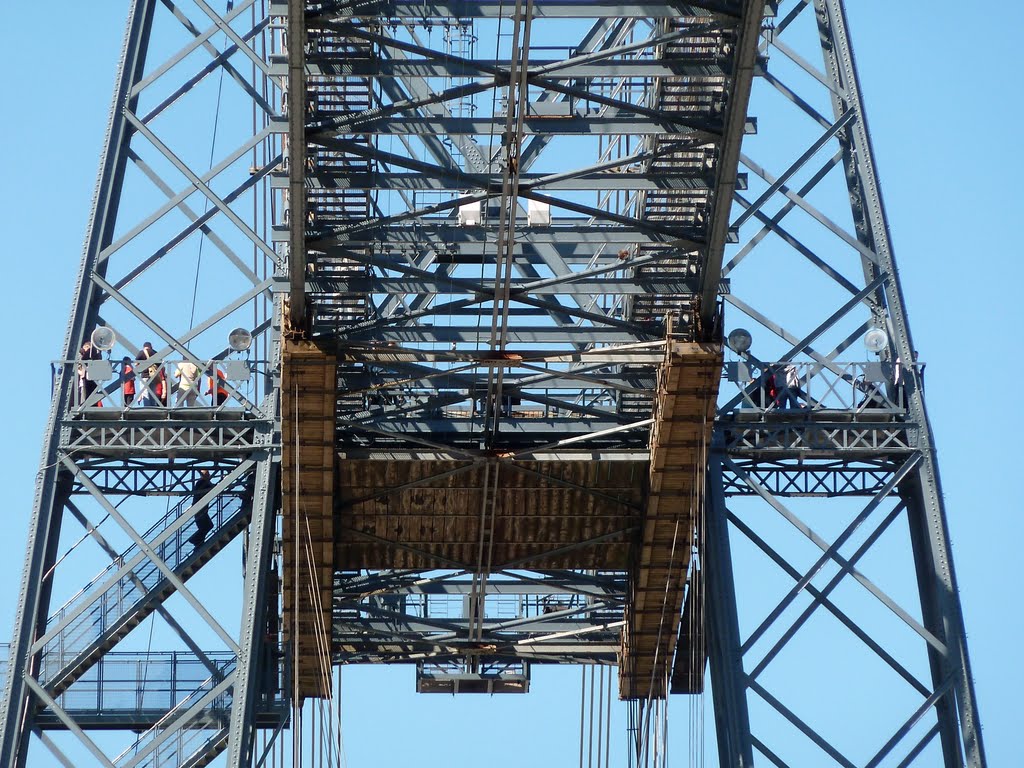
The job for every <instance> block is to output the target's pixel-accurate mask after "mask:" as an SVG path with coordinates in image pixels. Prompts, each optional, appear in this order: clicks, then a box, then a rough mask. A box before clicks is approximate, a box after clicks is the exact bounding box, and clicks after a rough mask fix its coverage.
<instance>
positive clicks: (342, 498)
mask: <svg viewBox="0 0 1024 768" xmlns="http://www.w3.org/2000/svg"><path fill="white" fill-rule="evenodd" d="M721 362H722V353H721V347H720V346H718V345H703V344H688V343H680V342H673V343H672V344H671V345H670V351H669V354H668V356H667V358H666V363H665V365H664V367H663V368H662V370H661V372H660V374H659V390H658V398H657V404H656V408H657V410H656V414H655V415H656V420H655V425H654V428H653V429H652V436H651V461H650V462H647V461H621V460H620V461H560V462H537V461H512V460H507V459H502V460H498V459H489V460H480V461H478V462H473V461H387V460H372V459H347V458H345V457H344V456H340V457H339V456H337V455H336V454H335V451H334V428H335V421H334V420H335V415H334V407H335V403H336V393H335V375H334V360H333V358H329V357H328V356H326V355H324V354H323V352H321V351H320V350H318V349H316V348H315V347H313V346H312V345H306V344H305V343H302V342H291V341H289V342H287V343H286V349H285V366H284V373H283V377H282V425H283V435H282V438H283V457H282V459H283V466H282V484H283V485H282V493H283V510H282V514H283V518H284V520H283V532H284V574H283V575H284V585H283V586H284V590H283V591H284V606H285V616H284V626H285V630H286V636H289V637H290V634H291V629H292V626H293V622H294V616H293V613H292V610H293V606H294V604H295V595H296V588H295V587H296V563H298V565H299V570H298V587H299V589H298V613H299V622H298V625H299V637H298V641H297V650H298V658H299V669H298V679H299V689H300V695H302V696H326V695H329V694H330V691H329V687H328V686H329V682H326V681H325V679H324V676H323V671H322V669H321V661H320V660H321V659H322V658H323V648H324V647H325V644H326V643H328V642H329V639H328V636H325V635H324V628H325V627H326V628H329V627H330V626H331V624H330V621H331V598H332V594H331V585H332V581H333V574H334V573H335V572H337V571H354V570H359V569H389V568H396V569H412V570H420V569H422V570H430V569H447V568H453V569H466V570H471V571H472V570H478V569H486V570H489V571H491V572H494V571H497V570H501V569H531V570H534V569H535V570H547V569H580V570H590V569H594V570H621V571H628V572H629V574H630V590H631V594H630V598H631V599H630V607H629V609H628V611H627V615H626V617H625V618H626V621H627V627H626V631H625V632H624V633H623V647H622V655H621V659H620V696H622V697H623V698H646V697H647V696H648V695H651V696H654V697H663V696H664V695H665V694H666V692H667V690H666V678H667V670H668V669H671V668H672V662H673V655H674V653H675V649H676V644H677V639H678V637H679V636H680V615H681V613H682V609H683V599H684V596H685V594H686V592H685V586H686V576H687V570H688V567H689V564H690V556H691V548H692V545H693V541H694V537H695V535H696V528H697V525H698V521H699V510H700V506H701V504H702V503H703V499H702V490H703V485H704V467H705V463H706V456H707V449H708V443H709V440H710V436H711V432H712V429H711V425H712V423H713V420H714V413H715V400H716V397H717V392H718V383H719V376H720V371H721ZM296 394H298V397H296ZM296 408H298V410H297V411H296ZM296 419H297V424H298V430H297V431H296ZM296 434H298V438H299V439H298V445H297V450H298V466H296V455H295V451H296V443H295V440H296ZM296 482H297V486H296ZM296 487H298V495H297V497H296ZM491 495H493V503H486V501H485V500H486V499H488V498H491ZM296 500H297V502H298V512H299V517H298V528H299V536H298V538H296ZM327 631H328V632H329V629H328V630H327ZM701 635H702V633H701V629H700V627H696V628H693V627H691V628H689V629H688V631H686V632H683V633H682V636H683V637H684V640H683V642H684V643H688V644H693V645H694V647H697V645H702V637H701ZM681 653H682V654H685V656H683V655H681V656H680V657H679V658H678V659H676V665H675V670H676V672H675V674H676V675H678V676H679V677H680V679H683V678H686V680H688V681H690V682H689V683H687V684H685V685H686V687H687V688H691V689H693V688H696V689H699V687H700V685H701V684H702V683H701V680H702V671H703V665H704V659H703V654H702V653H701V654H696V655H695V654H694V653H692V649H691V648H685V649H681ZM698 656H700V658H697V657H698ZM687 659H692V660H691V661H687Z"/></svg>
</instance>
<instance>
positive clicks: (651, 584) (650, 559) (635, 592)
mask: <svg viewBox="0 0 1024 768" xmlns="http://www.w3.org/2000/svg"><path fill="white" fill-rule="evenodd" d="M721 370H722V348H721V345H718V344H695V343H682V342H672V343H671V344H670V348H669V350H668V357H667V359H666V363H665V365H664V366H663V367H662V369H661V371H660V372H659V376H658V395H657V399H656V402H655V409H656V410H655V423H654V428H653V429H652V432H651V464H650V481H649V493H648V496H647V503H646V508H645V512H644V518H643V526H642V535H641V541H640V545H639V553H638V557H637V558H636V561H635V566H634V570H633V571H632V573H631V577H632V578H631V579H630V589H631V600H630V601H629V603H628V606H629V607H628V609H627V616H626V631H625V632H624V633H623V648H622V655H621V659H620V667H619V696H620V697H621V698H624V699H636V698H641V699H645V698H647V697H648V696H653V697H655V698H661V697H664V696H665V694H666V688H667V685H666V683H667V677H668V675H667V670H669V669H671V665H672V660H673V654H674V653H675V650H676V641H677V636H678V633H679V622H680V617H681V614H682V607H683V598H684V596H685V587H686V577H687V571H688V569H689V567H690V559H691V552H692V547H693V543H694V540H695V536H696V535H697V527H698V525H699V521H700V510H701V506H702V504H703V490H704V474H705V467H706V465H707V451H708V448H709V445H710V441H711V434H712V426H713V424H714V418H715V402H716V399H717V397H718V385H719V379H720V376H721ZM691 636H692V633H691ZM682 650H683V652H684V653H687V654H689V651H690V649H682ZM697 663H699V664H700V666H701V667H703V658H701V659H700V660H699V662H698V660H697V659H694V664H697Z"/></svg>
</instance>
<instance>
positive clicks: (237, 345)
mask: <svg viewBox="0 0 1024 768" xmlns="http://www.w3.org/2000/svg"><path fill="white" fill-rule="evenodd" d="M251 344H252V334H251V333H249V332H248V331H247V330H245V328H235V329H234V330H233V331H231V333H229V334H228V346H229V347H231V348H232V349H233V350H235V352H245V351H246V350H247V349H248V348H249V346H250V345H251Z"/></svg>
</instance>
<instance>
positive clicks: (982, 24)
mask: <svg viewBox="0 0 1024 768" xmlns="http://www.w3.org/2000/svg"><path fill="white" fill-rule="evenodd" d="M849 5H850V9H849V11H850V16H851V25H852V35H853V39H854V44H855V49H856V52H857V56H858V64H859V66H860V73H861V79H862V86H863V91H864V95H865V99H866V105H867V111H868V116H869V119H870V124H871V128H872V135H873V139H874V146H875V152H876V157H877V161H878V167H879V171H880V176H881V180H882V185H883V194H884V196H885V201H886V204H887V206H888V212H889V217H890V222H891V225H892V235H893V240H894V245H895V250H896V255H897V259H898V263H899V266H900V269H901V277H902V280H903V287H904V292H905V295H906V297H907V301H908V305H909V312H910V321H911V326H912V329H913V333H914V337H915V342H916V346H917V348H918V349H919V350H920V353H921V359H922V360H923V361H926V362H927V364H928V398H927V402H928V406H929V409H930V413H931V417H932V423H933V426H934V429H935V434H936V439H937V442H938V447H939V455H940V469H941V472H942V477H943V482H944V489H945V493H946V501H947V505H948V512H949V525H950V530H951V535H952V539H953V547H954V556H955V564H956V568H957V572H958V576H959V580H960V588H961V599H962V602H963V606H964V613H965V619H966V624H967V630H968V637H969V643H970V650H971V654H972V660H973V664H974V671H975V678H976V684H977V693H978V699H979V702H980V707H981V714H982V722H983V723H984V726H985V731H984V732H985V738H986V740H987V748H988V753H989V758H990V763H991V764H992V765H994V766H999V765H1007V766H1009V765H1014V764H1017V763H1018V762H1019V761H1020V757H1019V754H1020V750H1019V746H1018V744H1017V736H1018V733H1019V731H1020V728H1021V727H1022V726H1024V716H1022V715H1021V707H1020V705H1019V691H1020V690H1021V688H1022V687H1024V671H1022V667H1021V665H1020V664H1019V663H1018V662H1017V659H1016V656H1017V654H1016V653H1013V654H1011V649H1013V651H1016V646H1017V645H1018V644H1019V642H1018V638H1019V637H1020V636H1021V635H1022V634H1024V618H1022V613H1021V611H1020V610H1019V606H1020V603H1021V599H1020V587H1021V577H1020V568H1019V565H1018V564H1019V561H1020V555H1019V551H1018V543H1019V542H1020V541H1021V540H1024V514H1022V513H1024V504H1022V502H1021V496H1020V494H1019V492H1018V491H1017V490H1016V489H1015V486H1014V485H1013V483H1014V481H1015V480H1016V479H1017V478H1018V477H1019V476H1020V469H1019V463H1020V462H1019V459H1020V453H1021V452H1020V449H1019V445H1020V443H1019V440H1020V435H1019V432H1020V430H1018V429H1016V428H1015V427H1014V426H1013V423H1014V422H1013V418H1014V414H1015V413H1016V411H1017V410H1018V407H1019V401H1017V400H1016V396H1015V394H1014V390H1013V389H1012V387H1013V386H1014V385H1015V384H1016V382H1018V381H1021V380H1022V379H1024V369H1022V364H1021V356H1020V355H1019V354H1018V353H1017V351H1016V349H1014V348H1013V347H1012V338H1013V336H1012V334H1013V333H1015V332H1018V331H1019V329H1020V328H1021V327H1022V325H1024V315H1022V310H1021V306H1022V301H1021V299H1020V297H1019V296H1014V295H1013V294H1014V292H1015V291H1016V290H1017V289H1018V287H1019V286H1020V285H1021V284H1022V277H1024V267H1022V264H1024V248H1022V247H1021V245H1020V241H1019V240H1018V239H1017V238H1016V236H1015V235H1014V229H1013V227H1014V226H1017V225H1018V224H1019V220H1020V214H1021V208H1022V203H1024V197H1022V194H1021V192H1020V186H1019V183H1017V180H1018V179H1019V178H1020V177H1021V175H1022V172H1024V168H1022V160H1021V155H1020V153H1019V152H1017V151H1016V144H1017V143H1019V142H1018V141H1016V135H1015V134H1016V131H1017V129H1018V126H1019V125H1020V123H1021V119H1022V117H1024V115H1022V113H1021V107H1020V102H1019V99H1017V98H1015V96H1014V94H1015V93H1016V92H1017V91H1018V90H1019V88H1014V87H1013V86H1011V85H1010V79H1011V77H1014V76H1013V75H1012V74H1011V73H1012V72H1014V71H1015V70H1016V68H1017V64H1018V57H1017V55H1016V45H1014V43H1016V42H1017V40H1016V37H1017V36H1018V35H1017V33H1018V32H1019V30H1020V29H1021V28H1022V25H1024V12H1022V11H1021V10H1020V8H1019V7H1017V6H1016V5H1013V4H1010V5H1008V6H1007V7H1005V8H1002V9H1001V10H1000V13H999V14H997V15H992V14H990V13H982V12H980V11H979V12H973V11H971V10H970V9H965V7H964V6H963V4H954V3H952V2H935V3H930V4H927V6H926V7H927V10H925V6H924V5H923V4H920V3H880V2H867V1H866V0H860V1H857V0H853V1H852V2H850V3H849ZM125 8H126V3H124V2H114V1H113V0H103V2H99V3H81V2H71V0H58V2H55V3H50V4H48V5H47V7H46V12H45V13H41V12H40V10H39V9H38V8H37V7H35V6H32V5H31V4H28V3H10V4H8V7H7V8H6V9H5V13H4V21H5V26H6V30H7V34H6V35H5V42H4V45H3V46H2V48H0V57H2V58H3V63H4V65H5V66H4V71H6V72H7V73H8V74H7V77H6V83H7V88H6V93H7V96H6V97H5V99H4V101H5V109H4V114H5V119H4V120H3V121H2V123H0V139H2V146H3V147H4V148H5V149H6V150H7V157H6V158H5V162H4V171H3V178H4V182H5V183H4V184H3V186H2V188H0V215H2V223H3V231H4V232H5V233H7V235H6V236H7V242H6V253H7V256H6V258H5V259H4V262H5V264H6V265H7V269H8V280H9V281H10V287H9V289H8V291H7V296H8V299H7V300H6V301H5V302H3V303H2V304H0V312H2V320H3V327H4V328H7V329H8V332H9V336H10V338H11V339H12V341H13V340H15V339H16V340H17V341H18V344H16V345H15V344H12V345H11V346H12V352H11V354H10V358H9V361H8V364H7V367H8V371H9V373H8V375H6V376H4V377H3V378H2V379H0V382H2V383H0V386H2V387H3V389H2V394H0V401H2V402H3V403H5V405H6V407H7V408H8V411H9V416H8V419H7V430H6V437H7V439H6V440H5V441H4V442H3V447H2V449H0V451H2V455H3V467H4V469H3V473H4V474H3V477H4V490H5V498H6V499H7V502H6V509H5V512H6V514H5V519H6V525H5V528H4V537H5V541H6V547H7V552H6V555H7V556H6V557H3V558H0V576H2V578H3V580H4V582H5V583H6V584H7V585H8V588H7V589H5V590H3V593H2V595H0V637H6V636H8V635H9V632H10V625H11V621H12V618H13V614H14V605H15V599H16V594H17V584H18V580H19V579H20V568H21V551H22V545H23V542H24V539H25V528H26V522H27V518H28V516H29V514H30V512H31V509H32V496H33V488H34V477H35V474H36V471H37V469H38V456H39V447H40V444H41V439H42V434H43V430H44V427H45V424H46V419H47V414H48V401H49V384H48V377H49V361H50V360H51V359H54V358H56V357H58V356H59V354H60V348H61V344H62V340H63V334H64V328H65V322H66V318H67V314H68V306H69V303H70V298H71V291H72V284H73V281H74V280H75V278H76V275H77V272H78V264H79V258H80V254H81V245H82V237H83V233H84V230H85V224H86V216H87V214H88V210H89V204H90V201H91V198H92V193H93V186H94V182H95V173H96V168H97V161H98V156H99V152H100V146H101V142H102V139H103V133H104V129H105V127H106V121H107V114H108V110H109V108H110V95H111V87H112V83H113V76H114V66H115V62H116V59H117V56H118V53H119V51H120V44H121V43H120V38H121V34H122V31H123V18H124V13H125ZM1014 190H1017V191H1016V192H1015V191H1014ZM577 674H578V673H577V672H575V671H573V673H572V675H570V676H569V677H571V680H572V684H573V685H575V682H574V681H575V680H576V679H577ZM392 677H393V676H392ZM562 682H563V680H562V678H557V679H553V680H552V681H551V682H549V683H547V686H548V688H547V690H548V691H549V692H550V690H551V688H552V687H555V686H560V685H562ZM566 684H568V681H566ZM396 685H397V686H398V688H399V689H400V690H405V691H407V690H408V689H410V688H411V686H412V680H411V673H405V672H403V673H402V674H401V676H400V679H399V680H398V682H397V683H396ZM368 688H371V689H372V686H368ZM538 688H540V691H539V692H538V693H536V694H533V695H531V697H530V699H529V700H527V701H520V700H519V699H515V700H514V701H498V700H497V699H494V700H486V701H484V700H480V703H479V705H474V706H478V707H481V708H484V710H485V711H483V712H482V713H480V717H481V718H482V719H481V720H480V721H479V723H478V724H477V725H475V726H473V728H484V729H487V730H488V731H490V732H491V733H493V734H494V735H495V736H497V735H498V732H499V731H505V729H506V728H507V729H509V730H508V732H505V733H503V734H502V736H500V737H499V738H497V739H495V740H493V741H491V740H488V741H490V745H489V746H488V747H486V749H487V753H488V754H489V755H493V757H489V758H488V764H489V765H490V766H492V768H493V767H495V766H499V765H513V764H520V763H521V760H522V757H523V755H524V754H525V753H531V754H534V755H535V759H537V760H539V761H541V762H540V763H539V764H544V763H543V757H542V754H543V753H542V752H539V750H540V748H541V747H543V746H544V745H548V746H550V745H551V744H553V743H556V742H558V743H561V742H563V741H564V742H568V743H569V745H570V746H571V745H572V744H573V743H574V739H575V738H576V731H575V727H576V726H575V725H574V718H575V717H576V716H578V715H577V714H576V712H565V711H555V710H553V709H552V707H551V705H550V704H548V703H546V701H547V699H546V698H545V697H546V696H547V694H545V692H544V690H545V689H544V686H543V685H538ZM381 690H382V691H383V690H388V691H390V690H391V688H390V687H388V688H381ZM879 695H880V696H884V691H879ZM367 696H369V697H370V698H369V699H368V700H367V705H368V706H367V708H366V711H364V712H363V713H361V714H362V717H363V719H357V720H353V721H352V722H353V723H356V725H352V726H349V727H350V728H351V730H350V731H349V733H350V734H351V739H352V740H354V741H358V740H359V735H358V734H359V731H360V730H361V727H360V725H361V724H363V723H365V726H364V727H366V728H373V726H374V723H375V722H376V724H377V725H378V726H379V725H381V720H382V718H384V717H393V716H396V715H400V713H405V712H406V711H408V712H409V717H410V719H414V720H416V721H417V722H418V724H419V726H418V727H421V728H423V729H424V730H427V729H430V728H433V729H435V731H440V732H441V735H437V734H436V733H435V735H434V736H433V737H431V738H432V740H434V741H435V745H434V746H435V747H437V748H438V749H440V750H441V751H440V752H439V753H438V754H440V755H443V754H444V751H445V748H444V745H445V743H449V744H450V743H452V742H454V741H456V740H458V739H461V736H459V735H457V731H458V728H457V727H456V725H455V723H454V722H452V721H450V720H448V721H445V719H444V718H445V717H446V716H447V715H446V713H447V712H448V711H449V708H450V707H453V706H461V705H455V704H453V703H450V700H448V699H444V700H443V701H442V700H441V699H438V700H434V699H430V700H428V701H423V700H422V699H420V700H417V702H413V703H410V704H408V705H407V704H406V703H405V702H404V700H403V702H402V703H398V702H397V701H396V702H393V703H392V702H391V701H384V700H374V699H373V698H372V694H367ZM563 698H564V697H563ZM569 698H570V700H571V699H572V696H570V697H569ZM552 700H553V699H552ZM435 701H436V703H435ZM428 705H429V707H428ZM406 706H408V707H416V708H418V709H419V710H420V715H416V714H413V711H412V710H406V709H405V707H406ZM430 707H433V709H430ZM374 711H376V712H378V713H379V717H372V716H371V717H369V718H367V717H366V715H367V714H368V713H369V714H371V715H372V713H373V712H374ZM459 711H460V713H462V714H460V715H459V716H460V717H461V716H462V715H463V714H465V712H466V708H465V707H461V709H460V710H459ZM677 711H678V712H679V715H677V716H676V719H675V721H674V722H675V723H676V724H677V726H676V727H679V728H685V727H686V726H685V720H686V714H685V712H686V708H685V704H684V705H679V706H677ZM359 716H360V713H356V712H353V717H354V718H357V717H359ZM527 716H529V717H530V718H531V722H532V723H533V724H532V725H531V726H527V727H525V728H524V727H523V726H521V725H513V723H518V722H521V721H522V719H523V718H526V717H527ZM709 716H710V704H709ZM556 718H557V720H554V719H556ZM553 721H556V722H561V723H563V724H564V725H562V726H557V727H556V726H550V725H548V726H547V727H545V724H546V723H550V722H553ZM488 722H490V723H491V724H490V725H488ZM418 727H417V726H415V725H412V724H410V727H409V732H408V733H409V734H410V740H411V739H412V738H413V736H412V734H413V733H416V732H417V731H418ZM566 728H567V729H568V730H564V729H566ZM530 729H539V731H538V735H537V736H534V735H531V734H530V733H529V731H530ZM373 730H374V731H375V733H376V734H377V735H378V736H379V735H380V734H381V731H380V730H378V729H377V728H373ZM540 733H543V736H541V735H539V734H540ZM424 738H428V737H426V736H424ZM363 741H364V742H365V741H366V738H365V736H364V737H363ZM516 742H522V744H523V746H522V747H517V746H515V744H516ZM353 743H354V742H353ZM499 745H500V746H499ZM495 749H498V750H500V752H501V754H497V755H494V750H495ZM424 750H425V751H429V750H427V748H426V747H424ZM560 751H561V750H560ZM505 753H507V754H505ZM359 754H360V753H359V752H358V750H357V748H356V747H354V746H353V748H352V749H350V752H349V756H350V764H351V765H353V766H364V765H369V764H371V763H372V761H371V759H370V758H369V757H366V753H362V754H363V757H359ZM566 754H568V755H569V756H570V758H569V759H570V760H573V759H575V758H574V757H572V756H574V755H575V747H572V748H570V749H568V751H567V752H566ZM517 755H518V759H512V758H514V757H516V756H517ZM506 760H508V762H506ZM372 764H378V765H380V764H384V765H386V764H388V761H387V760H384V761H383V762H382V763H381V762H376V763H372ZM421 764H423V765H433V764H435V763H432V762H431V761H430V760H429V759H424V760H423V761H422V763H421ZM437 764H441V763H440V762H439V763H437ZM449 764H451V763H449ZM457 764H462V763H457ZM467 764H468V763H467Z"/></svg>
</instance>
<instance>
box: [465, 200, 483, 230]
mask: <svg viewBox="0 0 1024 768" xmlns="http://www.w3.org/2000/svg"><path fill="white" fill-rule="evenodd" d="M482 212H483V204H482V203H480V202H479V201H477V202H474V203H465V204H463V205H460V206H459V226H460V227H479V226H480V220H481V218H482Z"/></svg>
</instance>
